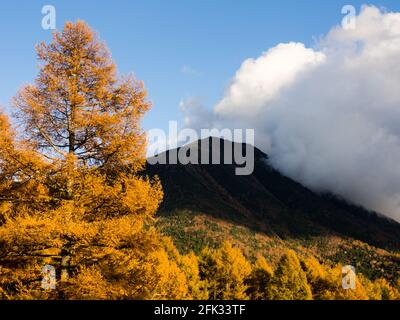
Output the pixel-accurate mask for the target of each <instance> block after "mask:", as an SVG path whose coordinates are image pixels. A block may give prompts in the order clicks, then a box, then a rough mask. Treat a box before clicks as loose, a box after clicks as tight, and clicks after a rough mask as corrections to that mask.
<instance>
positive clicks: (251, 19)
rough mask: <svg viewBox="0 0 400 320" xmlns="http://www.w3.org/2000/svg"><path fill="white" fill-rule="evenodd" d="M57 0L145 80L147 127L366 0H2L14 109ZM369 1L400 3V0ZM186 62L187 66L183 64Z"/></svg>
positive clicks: (65, 13)
mask: <svg viewBox="0 0 400 320" xmlns="http://www.w3.org/2000/svg"><path fill="white" fill-rule="evenodd" d="M46 4H51V5H54V6H55V8H56V10H57V28H58V29H61V28H62V26H63V24H64V22H65V21H75V20H77V19H83V20H85V21H86V22H88V23H89V24H90V25H91V26H92V27H93V28H94V29H95V30H97V31H98V32H99V33H100V36H101V38H102V39H103V40H105V41H106V42H107V44H108V46H109V48H110V49H111V52H112V54H113V58H114V60H115V61H116V63H117V65H118V67H119V71H120V72H121V73H123V74H126V73H130V72H134V74H135V75H136V77H137V78H138V79H141V80H143V81H144V82H145V85H146V87H147V89H148V92H149V96H150V99H151V100H152V102H153V109H152V110H151V111H150V112H149V113H148V114H147V115H146V118H145V121H144V127H145V128H146V129H150V128H154V127H157V128H167V125H168V120H181V119H182V115H181V113H180V111H179V102H180V100H181V99H185V98H188V97H191V96H196V97H201V98H202V99H203V100H204V103H205V104H206V105H207V106H209V107H212V106H213V105H214V104H215V103H216V102H217V101H218V100H219V99H220V98H221V97H222V95H223V93H224V88H225V87H226V86H227V84H228V83H229V80H230V79H231V78H232V77H233V76H234V74H235V71H236V70H237V69H238V68H239V67H240V65H241V63H242V62H243V61H244V60H245V59H247V58H250V57H254V58H255V57H258V56H260V54H261V53H262V52H263V51H266V50H267V49H268V48H270V47H273V46H275V45H276V44H278V43H281V42H289V41H299V42H303V43H305V44H306V45H307V46H312V45H313V44H314V41H315V40H314V39H315V38H318V37H320V36H321V35H324V34H326V33H327V32H328V31H329V29H330V28H331V27H332V26H334V25H337V24H340V22H341V19H342V14H341V8H342V6H343V5H345V4H352V5H354V6H355V7H356V8H357V10H359V8H360V6H361V5H362V4H364V2H362V1H353V0H352V1H349V0H346V1H315V0H302V1H301V0H296V1H294V0H292V1H289V0H286V1H282V0H280V1H267V0H264V1H261V0H247V1H244V0H217V1H216V0H212V1H211V0H202V1H194V0H186V1H184V0H168V1H166V0H146V1H144V0H141V1H116V0H114V1H99V0H97V1H94V0H89V1H82V0H80V1H75V0H72V1H71V0H70V1H54V0H48V1H32V0H29V1H28V0H26V1H22V0H20V1H16V0H14V1H7V0H6V1H1V11H0V43H1V44H2V48H1V50H0V70H1V75H2V76H1V77H0V104H1V105H3V106H5V107H6V109H7V110H8V111H10V110H11V108H10V99H11V97H12V96H14V95H15V93H16V91H17V89H18V88H19V87H21V86H22V85H23V84H25V83H29V82H31V81H32V80H33V79H34V77H35V75H36V73H37V60H36V56H35V52H34V45H35V44H36V43H38V42H40V41H43V40H44V41H49V40H50V37H51V32H50V31H46V30H43V29H42V28H41V19H42V17H43V15H42V14H41V9H42V7H43V6H44V5H46ZM366 4H374V5H376V6H378V7H379V6H383V7H385V8H387V9H388V10H389V11H400V2H399V1H398V0H393V1H389V0H388V1H384V0H381V1H374V2H368V3H366ZM183 69H186V71H188V72H182V71H183Z"/></svg>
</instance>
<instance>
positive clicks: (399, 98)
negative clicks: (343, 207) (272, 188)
mask: <svg viewBox="0 0 400 320" xmlns="http://www.w3.org/2000/svg"><path fill="white" fill-rule="evenodd" d="M399 57H400V13H386V12H382V11H380V10H379V9H377V8H375V7H371V6H368V7H364V8H363V9H362V11H361V13H360V15H359V16H358V17H357V20H356V28H355V29H354V30H344V29H342V28H341V27H335V28H333V29H332V30H331V31H330V32H329V33H328V34H327V35H326V36H325V37H323V38H322V39H321V41H320V42H319V43H318V44H317V45H316V47H314V48H306V47H305V46H304V45H303V44H301V43H287V44H279V45H278V46H276V47H274V48H272V49H269V50H268V51H267V52H265V53H264V54H262V55H261V56H260V57H259V58H257V59H248V60H246V61H244V62H243V64H242V66H241V67H240V69H239V70H238V71H237V72H236V75H235V76H234V78H233V79H232V81H231V84H230V86H229V87H228V88H227V90H226V92H225V95H224V96H223V98H222V99H221V101H220V102H219V103H217V104H216V106H215V107H214V109H213V110H212V111H207V109H202V108H201V107H200V106H199V104H198V103H197V104H194V103H193V101H191V103H187V104H186V107H185V111H186V122H187V124H189V125H191V126H192V127H210V126H214V127H231V128H239V127H240V128H254V129H255V130H256V145H257V146H259V147H260V148H261V149H263V150H264V151H266V152H267V153H268V154H269V155H270V158H271V162H272V164H273V165H274V166H275V167H276V168H278V169H279V170H281V171H282V172H283V173H285V174H286V175H288V176H290V177H292V178H294V179H296V180H299V181H300V182H302V183H303V184H305V185H307V186H308V187H310V188H312V189H314V190H318V191H330V192H334V193H336V194H338V195H341V196H343V197H345V198H347V199H348V200H351V201H353V202H355V203H360V204H363V205H364V206H366V207H368V208H371V209H374V210H377V211H379V212H382V213H384V214H386V215H387V216H390V217H392V218H395V219H396V220H398V221H400V60H399Z"/></svg>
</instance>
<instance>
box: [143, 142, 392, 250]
mask: <svg viewBox="0 0 400 320" xmlns="http://www.w3.org/2000/svg"><path fill="white" fill-rule="evenodd" d="M207 139H208V146H213V147H210V150H209V158H210V160H211V158H212V155H213V153H214V152H220V154H221V155H224V148H225V147H226V146H229V144H231V149H232V150H233V149H234V147H235V146H236V147H237V144H236V143H233V142H230V141H226V140H223V139H219V138H207ZM215 139H217V140H215ZM218 141H219V150H217V149H215V148H214V143H215V142H218ZM202 143H204V140H198V141H196V142H194V143H193V144H192V145H191V146H192V147H195V148H196V145H197V148H198V150H199V151H200V152H199V153H198V155H197V156H198V159H199V160H200V159H201V155H202V153H203V152H204V148H203V149H202V146H203V144H202ZM206 145H207V144H206ZM215 145H217V146H218V143H216V144H215ZM241 146H242V152H243V151H244V150H249V149H246V147H247V148H248V147H249V146H248V145H246V144H241ZM250 147H251V148H254V149H253V150H254V171H253V173H252V174H251V175H248V176H238V175H235V169H236V168H237V167H238V164H237V163H235V162H233V163H232V164H187V165H182V164H150V163H149V162H148V163H147V165H146V170H145V172H146V174H148V175H150V176H155V175H157V176H159V178H160V180H161V183H162V186H163V189H164V193H165V197H164V201H163V203H162V205H161V207H160V210H159V215H160V216H168V215H170V214H171V212H175V211H177V210H193V211H196V212H200V213H202V214H205V215H206V216H207V215H209V216H210V217H215V218H218V219H222V220H226V221H229V222H232V223H236V224H238V225H242V226H245V227H248V228H249V229H251V230H254V231H257V232H262V233H264V234H266V235H274V236H278V237H280V238H283V239H285V238H300V239H307V238H309V237H313V236H328V235H330V236H332V235H337V236H340V237H348V238H353V239H355V240H360V241H363V242H365V243H367V244H369V245H373V246H377V247H380V248H385V249H386V248H389V249H394V250H396V251H397V250H400V224H399V223H398V222H396V221H394V220H392V219H390V218H387V217H385V216H382V215H380V214H378V213H376V212H373V211H369V210H367V209H365V208H363V207H361V206H357V205H354V204H351V203H349V202H347V201H345V200H344V199H340V198H339V197H337V196H334V195H332V194H318V193H316V192H314V191H312V190H310V189H308V188H306V187H305V186H303V185H302V184H300V183H298V182H296V181H295V180H293V179H290V178H288V177H286V176H284V175H283V174H281V173H280V172H279V171H278V170H276V169H274V168H273V167H272V166H271V165H270V164H269V162H268V156H267V155H266V154H265V153H263V152H262V151H261V150H259V149H258V148H256V147H253V146H250ZM182 148H186V149H184V150H182ZM179 151H184V152H191V151H190V148H188V147H187V146H186V147H185V146H184V147H181V148H178V149H175V150H168V151H166V152H165V153H164V154H160V155H163V156H165V157H166V158H167V159H169V158H170V156H171V152H178V153H179ZM160 155H158V156H160ZM152 160H154V159H152ZM224 160H225V159H224V158H223V159H222V163H223V162H224ZM150 162H152V163H153V162H154V161H150ZM199 162H200V161H199ZM210 162H211V161H210Z"/></svg>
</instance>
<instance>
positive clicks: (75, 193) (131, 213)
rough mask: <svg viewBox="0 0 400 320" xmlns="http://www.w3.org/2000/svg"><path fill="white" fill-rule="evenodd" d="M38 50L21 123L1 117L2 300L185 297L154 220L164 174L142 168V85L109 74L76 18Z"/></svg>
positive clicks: (21, 104)
mask: <svg viewBox="0 0 400 320" xmlns="http://www.w3.org/2000/svg"><path fill="white" fill-rule="evenodd" d="M37 53H38V58H39V60H40V62H41V64H40V71H39V75H38V77H37V78H36V80H35V83H34V84H32V85H28V86H26V87H24V88H22V89H21V90H20V91H19V93H18V94H17V96H16V97H15V99H14V106H15V107H16V109H17V112H16V113H15V115H16V121H18V122H19V125H20V126H21V128H22V130H19V132H14V131H13V129H12V128H11V126H10V123H9V120H8V119H7V117H6V116H5V115H1V116H0V133H1V136H0V205H1V206H0V265H1V267H0V288H1V290H0V296H1V298H10V299H11V298H16V299H24V298H39V299H40V298H55V299H60V298H61V299H74V298H79V299H85V298H92V299H120V298H126V299H130V298H132V299H136V298H143V299H155V298H180V297H186V296H187V295H188V289H187V284H186V283H187V279H186V277H185V275H184V273H183V271H182V270H181V267H180V263H179V261H176V260H179V259H180V258H179V257H178V258H179V259H175V258H174V257H171V255H172V253H171V252H174V250H171V248H168V246H171V243H169V242H168V241H164V240H165V239H164V238H163V236H162V235H160V234H159V232H158V231H157V230H156V229H155V228H154V227H153V226H152V223H153V221H154V214H155V211H156V210H157V208H158V206H159V203H160V201H161V200H162V196H163V193H162V190H161V186H160V183H159V181H158V180H156V179H155V180H150V179H149V178H147V177H143V176H142V174H141V173H140V171H141V169H142V168H143V166H144V163H145V147H146V145H145V142H146V138H145V134H144V132H143V131H142V130H141V128H140V120H141V118H142V116H143V114H144V113H145V112H146V111H147V110H148V109H149V107H150V103H149V102H148V101H147V98H146V92H145V90H144V87H143V85H142V83H141V82H138V81H136V80H134V79H133V78H132V77H128V78H120V77H118V76H117V74H116V66H115V64H114V63H113V61H112V60H111V58H110V53H109V52H108V50H107V48H106V46H105V45H104V43H102V42H101V41H100V40H99V39H98V37H97V35H96V34H95V33H94V32H93V31H92V30H91V29H90V28H89V27H88V26H87V25H86V24H85V23H84V22H82V21H78V22H76V23H66V25H65V27H64V29H63V30H62V31H61V32H55V33H54V36H53V40H52V42H51V43H50V44H44V43H42V44H40V45H39V46H37ZM45 266H46V267H45ZM44 267H45V269H43V268H44ZM43 272H45V273H44V274H43ZM172 275H174V277H172ZM54 276H55V277H54ZM47 289H48V290H47Z"/></svg>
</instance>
